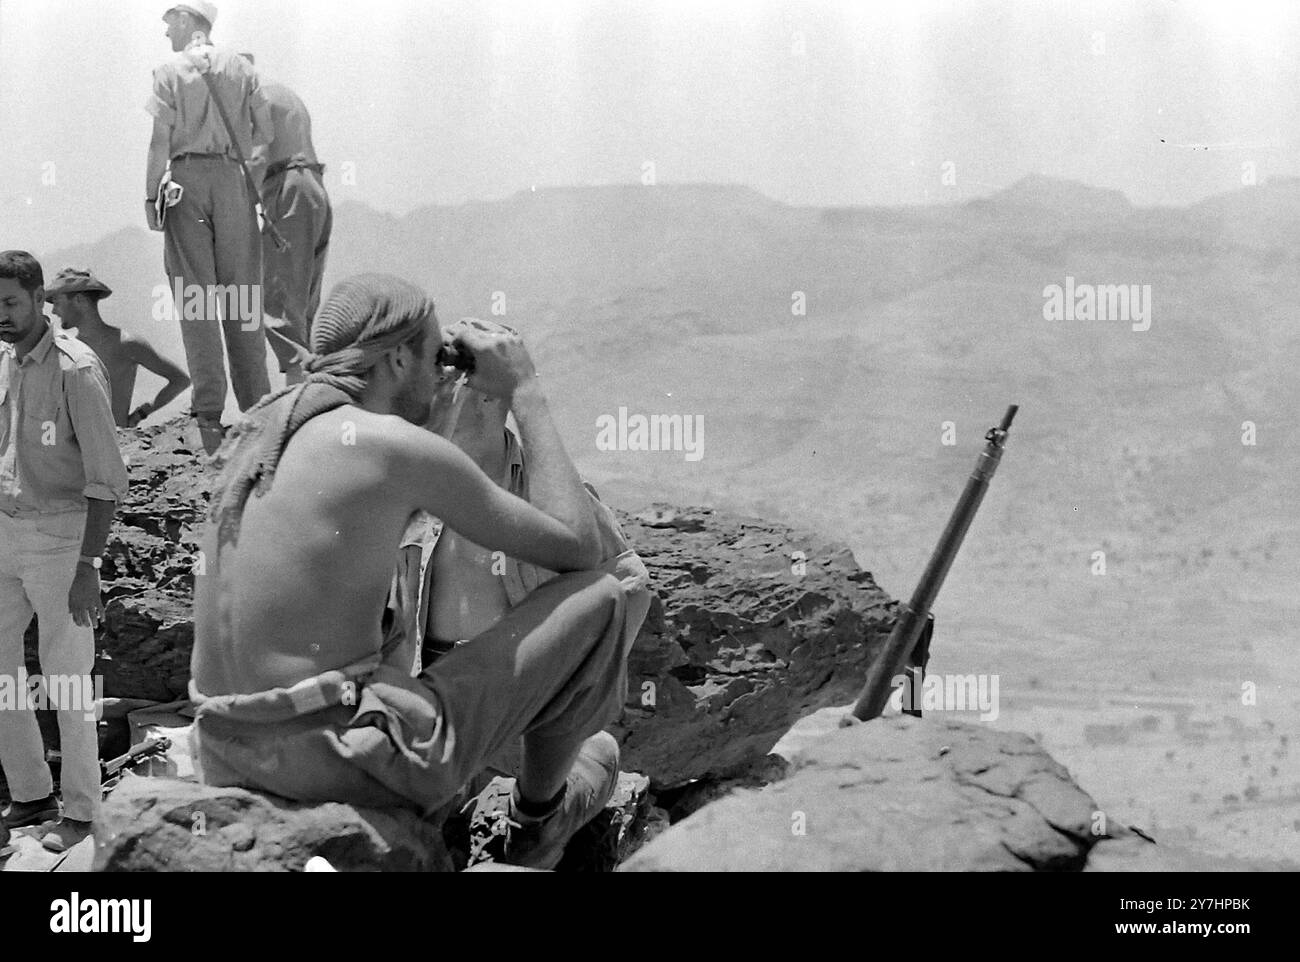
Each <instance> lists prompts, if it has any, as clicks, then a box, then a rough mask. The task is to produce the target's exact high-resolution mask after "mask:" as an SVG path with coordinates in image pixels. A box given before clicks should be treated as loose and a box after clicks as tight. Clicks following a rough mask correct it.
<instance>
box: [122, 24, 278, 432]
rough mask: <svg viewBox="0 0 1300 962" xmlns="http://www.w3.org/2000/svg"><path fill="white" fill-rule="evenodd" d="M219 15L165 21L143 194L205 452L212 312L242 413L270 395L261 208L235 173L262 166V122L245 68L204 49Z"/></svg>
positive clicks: (214, 399)
mask: <svg viewBox="0 0 1300 962" xmlns="http://www.w3.org/2000/svg"><path fill="white" fill-rule="evenodd" d="M216 16H217V8H216V5H215V4H213V3H210V2H207V0H194V2H193V3H181V4H176V5H175V6H173V7H171V8H170V9H169V10H168V11H167V12H166V13H165V14H164V15H163V20H164V21H165V22H166V24H167V37H168V39H169V40H170V41H171V45H172V50H173V51H174V52H175V53H176V56H175V57H173V58H172V59H171V60H169V61H167V62H166V63H165V64H163V65H162V66H161V67H159V68H157V69H156V70H155V71H154V75H153V95H152V96H151V97H150V98H149V103H148V106H147V109H148V111H149V113H150V114H152V115H153V118H154V124H153V140H152V142H151V143H150V145H149V169H148V186H147V188H146V192H145V197H146V201H145V209H146V212H147V214H146V216H147V217H148V220H149V226H150V228H151V229H153V230H162V231H163V233H164V236H165V244H164V246H165V251H166V253H165V256H164V262H165V266H166V269H167V274H168V277H169V278H170V280H171V283H172V291H173V298H174V300H175V301H176V310H177V313H178V316H179V317H180V319H181V336H182V339H183V341H184V344H185V356H186V361H187V362H188V365H189V369H190V376H191V377H192V378H193V380H194V401H193V409H194V415H195V417H196V419H197V420H198V425H199V433H200V435H201V437H202V439H203V446H204V448H205V449H206V450H207V451H208V453H212V452H213V451H215V450H216V449H217V447H218V446H219V445H220V444H221V440H222V435H223V430H222V427H221V412H222V410H223V408H224V407H225V403H226V373H225V366H224V364H223V363H222V358H221V344H222V334H219V333H218V331H217V323H218V319H217V316H216V315H217V313H218V311H217V308H218V306H219V307H220V308H221V310H220V312H219V313H220V315H221V317H220V324H221V330H222V333H224V335H225V338H224V339H225V345H226V351H227V353H228V354H229V355H230V379H231V383H232V385H233V386H234V389H235V400H236V401H237V402H238V403H239V407H240V410H247V409H248V408H250V407H252V406H253V405H254V404H256V403H257V402H258V401H259V400H261V398H262V396H263V395H264V394H266V393H267V392H268V391H270V389H271V383H270V379H269V378H268V377H267V374H266V335H265V332H264V331H263V328H262V296H261V281H262V241H261V237H260V231H259V225H258V222H257V214H256V213H255V205H256V204H257V203H258V199H257V197H256V195H255V194H254V193H250V190H249V184H250V179H249V178H248V177H247V176H246V173H247V166H246V165H245V164H244V160H250V161H251V163H252V165H253V166H254V167H255V168H256V167H260V165H261V164H263V163H264V162H265V160H264V156H263V155H264V153H265V149H266V145H267V143H268V141H269V140H270V137H271V122H270V115H269V112H268V110H267V106H266V101H265V99H264V98H263V96H262V91H261V87H260V84H259V82H258V79H257V73H256V72H255V71H254V69H253V67H252V65H251V64H250V63H248V61H246V60H245V59H244V58H243V57H241V56H239V54H238V53H235V52H232V51H228V50H225V49H221V48H217V47H214V46H213V45H212V43H211V41H210V40H209V35H210V33H211V31H212V22H213V20H215V19H216ZM209 81H211V85H209ZM215 96H219V97H220V101H214V97H215ZM223 113H224V116H223ZM227 120H229V129H228V126H227V122H226V121H227ZM231 131H233V137H232V134H231ZM241 168H243V169H241ZM165 174H167V175H168V176H169V178H170V181H171V182H172V184H173V185H174V186H173V187H172V189H171V190H170V191H169V192H167V194H165V195H164V196H167V195H170V197H171V199H173V200H175V204H174V206H170V207H168V206H167V205H165V204H159V203H158V197H159V194H160V191H161V185H162V184H163V180H164V175H165ZM178 188H179V189H178ZM177 194H179V199H176V195H177ZM182 302H183V303H182Z"/></svg>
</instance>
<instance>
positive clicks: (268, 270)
mask: <svg viewBox="0 0 1300 962" xmlns="http://www.w3.org/2000/svg"><path fill="white" fill-rule="evenodd" d="M262 207H263V209H264V210H265V211H266V215H267V217H269V218H270V219H271V220H273V221H275V225H276V227H277V229H278V230H279V231H280V234H281V235H282V236H283V237H284V239H285V240H286V241H288V242H289V247H288V250H284V251H281V250H277V249H276V246H275V244H274V243H273V242H272V240H271V238H270V237H264V238H263V243H262V276H263V286H264V288H265V298H264V301H263V306H264V308H265V311H266V339H267V341H268V342H269V343H270V345H271V350H272V351H273V352H274V354H275V357H276V360H278V361H279V362H280V370H281V371H287V370H288V369H289V368H290V367H291V366H292V365H293V364H294V362H295V361H296V359H297V358H298V357H300V355H301V353H302V351H303V350H306V349H308V348H310V346H311V325H312V321H313V320H314V319H315V317H316V310H317V308H319V307H320V297H321V284H322V282H323V281H324V278H325V258H326V257H327V255H328V254H329V246H330V233H331V232H332V230H333V227H334V212H333V210H332V209H331V207H330V199H329V195H328V194H327V193H326V192H325V182H324V179H323V178H322V176H321V174H320V172H319V171H315V170H311V169H309V168H304V167H290V168H289V169H287V170H285V171H284V172H283V173H277V174H275V175H273V176H269V177H267V178H266V180H265V181H264V182H263V183H262Z"/></svg>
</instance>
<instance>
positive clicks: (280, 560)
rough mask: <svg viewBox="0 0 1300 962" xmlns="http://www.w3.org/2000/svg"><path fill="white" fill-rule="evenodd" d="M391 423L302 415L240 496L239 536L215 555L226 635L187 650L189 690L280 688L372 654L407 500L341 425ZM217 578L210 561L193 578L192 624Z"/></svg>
mask: <svg viewBox="0 0 1300 962" xmlns="http://www.w3.org/2000/svg"><path fill="white" fill-rule="evenodd" d="M385 422H392V423H388V424H386V423H385ZM401 424H404V422H400V419H398V418H396V417H394V416H392V415H377V414H371V413H369V412H367V411H363V410H361V409H359V408H356V407H352V406H351V405H348V406H345V407H342V408H338V409H336V410H334V411H330V412H328V413H326V414H322V415H320V416H319V417H316V418H314V419H312V420H311V421H309V422H308V423H307V424H306V425H304V426H303V427H302V429H301V430H300V431H299V432H298V433H297V434H296V435H295V436H294V437H293V439H292V440H291V441H290V442H289V445H288V447H287V448H286V449H285V451H284V454H283V456H282V457H281V459H280V464H279V467H278V468H277V470H276V473H275V481H274V484H273V485H272V486H271V489H270V491H269V492H268V493H266V494H265V495H264V496H260V497H259V496H257V495H254V496H252V497H250V498H249V500H248V504H247V506H246V507H245V509H244V515H243V523H242V526H241V530H240V535H239V540H238V542H237V543H236V544H235V545H234V546H233V547H229V548H227V549H226V551H225V556H224V559H223V562H224V564H225V565H226V566H228V567H229V569H230V570H229V572H228V574H227V575H226V580H225V585H226V590H227V591H228V592H230V596H229V604H230V607H231V611H232V612H233V620H232V623H231V629H232V637H230V638H229V639H227V641H226V644H224V645H211V646H209V645H203V644H200V645H198V646H197V647H196V651H195V657H194V676H195V684H196V685H198V687H199V690H200V691H223V692H254V691H260V690H263V689H266V688H272V687H279V686H285V685H291V684H293V683H294V682H296V681H299V680H301V679H302V678H305V677H308V676H309V675H312V674H315V673H317V672H319V671H321V670H322V669H324V668H330V667H333V668H342V667H345V666H347V665H349V664H351V663H353V662H355V661H358V660H360V659H362V658H364V657H365V656H367V655H370V654H373V653H375V652H377V651H378V650H379V646H380V635H379V617H380V613H381V611H382V609H383V605H384V600H385V598H386V596H387V590H388V583H389V578H390V577H391V574H392V557H393V545H394V544H396V543H397V541H398V540H399V538H400V537H401V533H402V530H403V527H404V525H405V523H406V520H407V518H408V517H409V516H410V514H411V511H412V505H411V499H410V494H409V492H402V491H399V490H395V487H394V485H393V482H392V479H391V478H390V477H388V476H386V474H385V472H384V471H383V469H382V463H377V461H376V459H375V458H374V457H373V456H372V455H373V454H374V451H373V447H374V446H373V445H369V444H355V445H350V444H345V443H343V439H344V438H345V436H346V434H347V433H349V432H352V431H353V430H355V431H356V432H357V433H371V432H375V433H380V432H385V431H386V430H398V429H400V427H399V426H400V425H401ZM324 465H328V470H322V467H323V466H324ZM203 550H204V556H205V558H211V559H215V558H216V557H217V552H216V543H215V536H214V533H213V532H211V531H210V532H209V533H208V538H207V539H205V543H204V545H203ZM218 577H221V572H220V569H219V568H218V567H217V565H216V564H212V563H210V566H209V568H208V570H207V572H206V574H205V576H204V577H202V578H200V579H199V584H198V586H197V589H198V590H196V615H197V618H198V620H199V622H200V623H201V624H202V623H205V622H210V621H211V619H212V618H213V617H214V615H215V612H213V611H212V608H211V606H212V605H213V604H214V603H215V596H214V592H213V591H212V590H211V589H212V588H213V587H214V586H215V583H216V579H217V578H218ZM205 615H206V617H205Z"/></svg>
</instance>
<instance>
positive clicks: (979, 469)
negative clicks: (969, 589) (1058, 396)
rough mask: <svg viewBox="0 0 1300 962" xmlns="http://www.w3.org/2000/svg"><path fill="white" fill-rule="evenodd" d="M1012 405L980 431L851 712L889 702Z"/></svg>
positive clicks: (862, 714) (994, 464) (863, 713)
mask: <svg viewBox="0 0 1300 962" xmlns="http://www.w3.org/2000/svg"><path fill="white" fill-rule="evenodd" d="M1018 410H1020V406H1019V405H1018V404H1013V405H1011V406H1010V407H1008V408H1007V413H1006V414H1005V415H1004V416H1003V418H1002V423H1001V424H1000V425H999V426H998V427H996V428H990V429H989V431H988V433H987V434H986V435H984V438H985V441H986V442H987V443H986V444H985V445H984V450H983V451H982V452H980V455H979V458H978V459H977V460H976V461H975V469H974V470H973V471H972V472H971V475H970V477H969V478H968V479H967V481H966V487H965V489H964V490H963V491H962V493H961V497H960V498H959V499H958V501H957V506H956V507H955V508H954V509H953V512H952V514H951V515H950V516H949V518H948V524H947V526H946V527H945V528H944V529H943V534H942V535H941V536H940V538H939V544H938V545H937V546H936V547H935V549H934V553H933V554H931V555H930V560H929V563H927V564H926V566H925V572H924V573H923V574H922V575H921V580H920V581H919V582H918V583H917V586H916V590H915V591H914V592H912V600H911V602H910V603H908V604H906V605H903V606H901V609H900V610H899V613H898V621H896V622H895V623H894V630H893V631H892V632H890V635H889V640H888V641H887V642H885V649H884V651H882V652H881V653H880V657H879V658H877V659H876V660H875V661H874V662H872V664H871V665H870V667H868V669H867V678H866V682H865V684H864V685H863V686H862V693H861V694H860V695H859V696H858V700H857V702H856V703H855V704H854V705H853V715H854V716H855V717H856V718H858V719H860V720H862V721H867V720H869V719H871V718H875V717H877V716H878V715H879V714H880V713H881V712H882V711H884V710H885V705H886V704H887V703H888V702H889V691H890V688H892V687H893V686H892V684H891V683H892V682H893V679H894V678H895V677H896V676H897V675H898V674H899V673H900V672H901V671H902V670H903V666H904V665H905V664H907V662H908V659H909V658H910V657H911V655H912V649H913V648H915V647H916V642H917V639H918V638H920V637H921V632H922V631H923V630H924V629H925V623H926V619H927V618H928V617H929V615H930V608H931V606H932V605H933V604H934V599H935V598H936V597H937V596H938V594H939V589H940V588H941V587H942V586H943V582H944V579H945V578H946V577H947V576H948V569H949V568H951V567H952V563H953V560H954V559H955V558H956V557H957V551H958V549H959V548H961V544H962V541H963V540H964V539H965V537H966V532H967V530H969V529H970V525H971V522H972V521H974V520H975V512H976V511H978V510H979V506H980V502H982V501H983V500H984V493H985V492H986V491H987V490H988V487H989V481H991V480H992V478H993V473H994V472H995V471H997V468H998V462H999V461H1000V460H1001V458H1002V446H1003V445H1004V444H1005V443H1006V439H1007V430H1008V429H1009V428H1010V427H1011V421H1012V419H1014V418H1015V416H1016V412H1017V411H1018Z"/></svg>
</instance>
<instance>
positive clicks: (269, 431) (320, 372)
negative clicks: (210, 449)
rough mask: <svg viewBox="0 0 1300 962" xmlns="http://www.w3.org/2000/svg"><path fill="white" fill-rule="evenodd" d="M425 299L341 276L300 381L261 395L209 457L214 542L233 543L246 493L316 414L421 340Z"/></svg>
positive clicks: (386, 281)
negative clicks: (214, 473) (213, 476)
mask: <svg viewBox="0 0 1300 962" xmlns="http://www.w3.org/2000/svg"><path fill="white" fill-rule="evenodd" d="M432 311H433V301H432V299H430V297H429V295H428V294H426V293H425V292H424V291H422V290H420V288H418V287H416V286H415V285H414V284H411V283H410V282H409V281H404V280H402V279H401V278H399V277H393V276H391V275H388V274H358V275H356V276H354V277H349V278H348V279H347V280H344V281H341V282H340V283H339V284H338V285H337V286H336V287H335V288H334V289H333V290H332V291H330V295H329V298H328V300H327V301H326V302H325V305H324V306H323V307H322V308H321V310H320V313H319V314H318V315H317V317H316V321H315V323H314V325H313V326H312V334H311V346H312V353H311V354H310V356H309V357H308V358H307V360H306V361H305V362H304V364H303V371H304V374H305V377H304V380H303V383H302V384H295V385H293V386H291V387H287V388H285V389H284V390H282V391H278V392H275V393H273V394H268V395H267V396H266V397H264V398H263V399H262V400H261V401H259V402H258V403H257V404H256V405H255V406H254V407H252V408H251V409H249V410H248V412H246V413H245V415H244V417H243V419H242V420H241V421H240V422H239V424H237V425H236V426H235V428H234V429H233V430H232V431H231V433H230V437H229V438H228V439H227V440H226V442H225V443H224V444H223V445H222V448H221V451H220V452H218V454H217V461H216V464H217V466H218V468H219V469H220V470H221V479H220V481H219V483H218V487H217V495H216V497H215V498H214V499H213V504H212V512H211V516H210V517H211V519H212V520H213V521H215V522H216V523H217V525H218V530H219V536H218V538H219V543H220V544H226V543H234V541H235V540H236V539H237V538H238V537H239V523H240V519H241V518H242V516H243V510H244V504H245V503H246V502H247V501H248V497H249V495H250V494H251V493H253V492H254V491H256V492H257V493H259V494H261V493H263V492H265V491H266V490H268V489H269V487H270V484H271V480H272V478H273V477H274V476H275V470H276V468H277V466H278V465H279V463H280V456H281V455H282V454H283V453H284V449H285V446H286V445H288V443H289V439H290V438H292V437H293V435H294V432H296V431H297V430H298V429H299V428H300V427H302V426H303V425H304V424H306V423H307V422H308V421H310V420H311V419H312V418H314V417H316V416H317V415H319V414H324V413H325V412H326V411H332V410H333V409H334V408H337V407H341V406H342V405H344V404H355V403H356V402H357V401H359V400H360V398H361V395H362V393H363V392H364V391H365V388H366V381H367V375H368V374H369V372H370V369H371V368H373V367H374V366H375V364H376V363H378V362H379V360H380V358H382V357H383V356H384V354H385V353H387V352H388V351H391V350H392V349H393V348H395V347H398V346H399V345H401V344H405V343H407V342H409V341H413V340H415V339H416V338H420V337H423V336H424V334H423V332H424V329H425V320H426V319H427V318H428V316H429V314H430V313H431V312H432Z"/></svg>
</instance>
